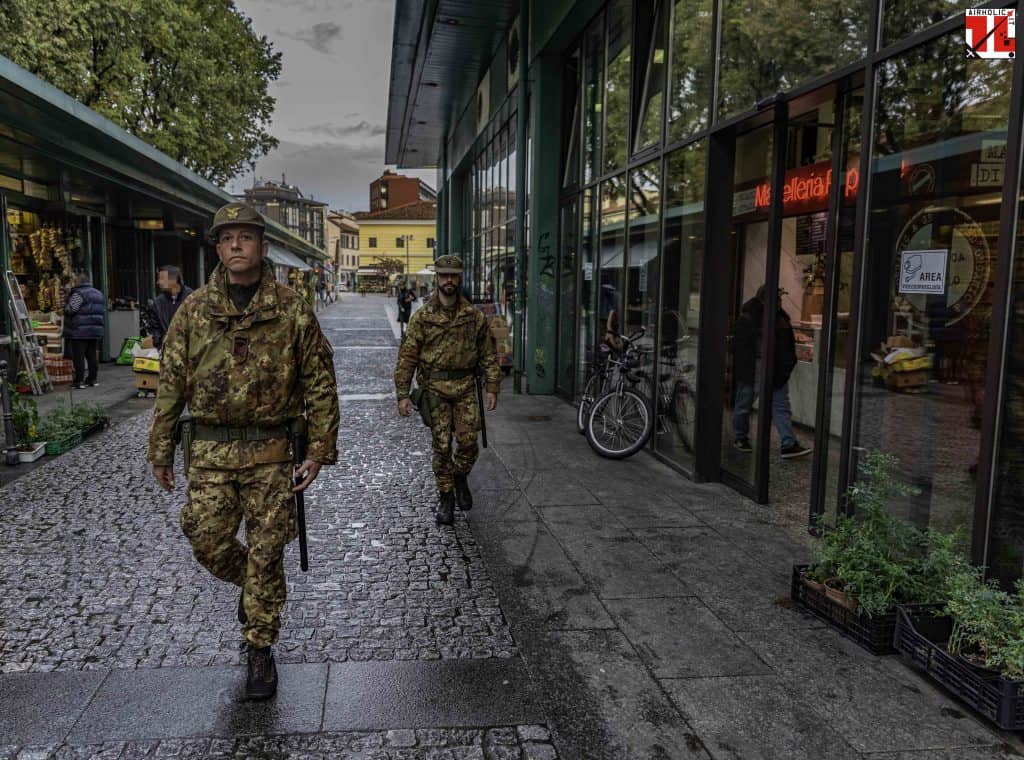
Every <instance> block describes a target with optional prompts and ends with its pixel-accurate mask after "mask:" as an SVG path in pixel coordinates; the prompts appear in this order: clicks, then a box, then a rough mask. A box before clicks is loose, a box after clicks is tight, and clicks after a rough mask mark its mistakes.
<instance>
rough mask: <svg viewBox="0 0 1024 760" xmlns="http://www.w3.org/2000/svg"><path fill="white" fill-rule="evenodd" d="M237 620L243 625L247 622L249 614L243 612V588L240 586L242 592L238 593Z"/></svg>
mask: <svg viewBox="0 0 1024 760" xmlns="http://www.w3.org/2000/svg"><path fill="white" fill-rule="evenodd" d="M238 622H239V623H241V624H242V625H245V624H246V623H248V622H249V616H248V615H246V614H245V588H244V587H243V588H242V593H241V594H239V595H238Z"/></svg>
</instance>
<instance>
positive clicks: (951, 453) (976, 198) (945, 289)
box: [851, 30, 1011, 539]
mask: <svg viewBox="0 0 1024 760" xmlns="http://www.w3.org/2000/svg"><path fill="white" fill-rule="evenodd" d="M1010 75H1011V70H1010V67H1008V66H1007V67H995V66H984V65H983V66H977V65H975V63H974V62H971V61H968V60H967V59H965V58H964V55H963V31H962V30H957V31H956V32H955V33H953V34H950V35H947V36H945V37H942V38H940V39H938V40H935V41H933V42H931V43H928V44H927V45H923V46H921V47H918V48H915V49H913V50H911V51H909V52H907V53H906V54H904V55H901V56H899V57H897V58H895V59H891V60H889V61H887V62H886V63H885V64H883V65H882V67H881V68H880V69H879V71H878V79H877V87H878V101H877V106H876V114H877V115H876V122H875V125H874V129H873V141H874V145H873V151H872V159H871V176H870V181H871V187H870V207H869V217H868V218H869V228H868V243H867V246H866V250H865V267H866V271H865V280H864V299H865V300H864V303H863V306H862V314H863V317H862V324H861V328H860V336H861V340H860V346H859V348H860V351H859V355H860V365H859V366H858V367H857V368H856V370H857V371H858V373H859V384H858V388H857V394H858V395H857V397H856V403H857V416H856V418H855V420H854V423H855V425H856V429H855V430H854V438H853V440H854V444H855V448H854V452H853V455H852V456H853V460H854V461H852V462H851V473H853V472H855V471H856V469H855V467H856V464H857V461H856V459H857V454H858V452H861V451H865V450H868V451H883V452H886V453H888V454H893V455H895V456H896V457H897V458H898V459H899V461H900V466H901V471H902V473H901V474H902V476H903V478H904V479H905V480H906V481H909V482H910V483H912V484H913V485H915V486H916V487H917V488H918V489H919V491H920V493H919V494H918V495H916V496H910V497H906V498H904V499H901V500H900V501H899V502H897V503H895V504H893V506H892V509H893V511H894V512H895V513H896V514H898V515H900V516H902V517H905V518H908V519H910V520H912V521H914V522H915V523H917V524H918V525H921V526H928V527H933V528H938V529H941V530H952V529H954V528H961V529H963V531H964V534H965V535H966V536H967V537H968V539H969V538H970V532H971V529H972V526H973V511H974V501H975V491H976V481H975V470H976V468H977V465H978V455H979V448H980V425H981V409H982V403H983V401H984V381H985V374H986V362H987V356H988V343H989V337H990V322H991V317H992V283H993V276H994V272H995V253H996V250H997V243H998V233H999V208H1000V207H999V202H1000V195H1001V187H1000V186H999V185H998V183H996V184H993V182H992V181H991V178H990V176H989V175H988V174H987V172H990V171H991V169H992V168H993V167H996V166H998V167H1002V166H1003V162H1004V155H1005V144H1006V126H1007V120H1008V109H1009V91H1010V81H1009V79H1010ZM894 351H902V352H904V353H903V354H898V353H896V354H894V353H893V352H894Z"/></svg>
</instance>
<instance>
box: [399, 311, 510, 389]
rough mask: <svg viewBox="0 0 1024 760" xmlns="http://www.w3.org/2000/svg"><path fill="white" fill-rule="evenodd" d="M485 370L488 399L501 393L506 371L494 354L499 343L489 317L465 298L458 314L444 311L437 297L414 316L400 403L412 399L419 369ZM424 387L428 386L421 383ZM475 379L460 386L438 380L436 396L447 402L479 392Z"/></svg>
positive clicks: (402, 362) (402, 359) (404, 351)
mask: <svg viewBox="0 0 1024 760" xmlns="http://www.w3.org/2000/svg"><path fill="white" fill-rule="evenodd" d="M477 364H479V365H480V366H481V367H483V370H484V380H485V382H486V384H487V391H488V393H497V392H498V391H499V390H500V388H501V368H500V367H499V366H498V357H497V355H496V354H495V351H494V338H492V337H491V330H490V325H489V324H488V321H487V317H486V316H484V313H483V312H482V311H480V310H479V309H477V308H476V307H475V306H473V304H471V303H469V302H468V301H466V300H465V299H464V298H462V296H459V301H458V303H457V304H456V305H455V307H454V312H452V311H451V310H446V309H444V308H443V307H442V306H441V302H440V301H439V300H438V298H437V293H436V292H435V293H434V295H433V296H431V298H430V300H429V301H427V303H426V304H425V305H424V306H423V308H421V309H420V310H419V311H417V312H416V313H415V314H413V315H412V319H411V320H410V321H409V327H408V328H407V329H406V331H405V341H404V342H403V343H402V347H401V348H400V349H398V364H397V365H396V366H395V391H396V392H397V393H398V400H399V401H401V400H402V399H406V398H409V388H410V386H411V384H412V375H413V372H414V371H415V370H416V369H417V367H423V368H426V369H428V370H430V369H433V370H451V369H472V368H474V367H476V366H477ZM420 384H421V385H423V383H420ZM473 386H474V382H473V378H472V376H470V377H465V378H462V379H459V380H432V381H431V382H430V383H429V384H428V387H429V388H430V390H432V391H434V392H436V393H438V394H440V395H441V396H445V397H447V398H459V397H461V396H465V395H468V394H471V393H473V392H474V390H473Z"/></svg>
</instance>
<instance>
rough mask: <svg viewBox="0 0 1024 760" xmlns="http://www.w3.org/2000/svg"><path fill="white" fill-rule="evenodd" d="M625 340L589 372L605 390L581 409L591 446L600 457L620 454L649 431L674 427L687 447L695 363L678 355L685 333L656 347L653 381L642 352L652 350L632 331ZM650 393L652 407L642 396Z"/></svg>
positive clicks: (625, 453)
mask: <svg viewBox="0 0 1024 760" xmlns="http://www.w3.org/2000/svg"><path fill="white" fill-rule="evenodd" d="M640 334H641V335H642V333H640ZM625 340H626V341H627V343H626V345H627V346H628V348H627V350H626V351H624V352H623V354H622V356H621V357H620V358H617V357H615V356H613V355H611V354H609V356H608V357H607V359H606V360H605V365H604V366H603V367H601V368H599V371H597V372H595V374H594V377H595V378H598V380H599V382H604V383H605V392H604V393H602V394H600V395H598V396H597V397H596V398H595V399H594V400H593V401H591V403H590V411H589V412H588V413H587V414H586V420H585V423H584V427H585V430H586V434H587V441H588V442H589V443H590V446H591V448H593V449H594V451H596V452H597V453H598V454H600V455H601V456H603V457H607V458H609V459H624V458H626V457H629V456H632V455H633V454H635V453H636V452H637V451H639V450H640V449H642V448H643V447H644V446H645V445H646V444H647V442H648V441H649V440H650V438H651V436H652V435H654V434H655V432H657V434H658V435H667V434H669V433H671V432H672V430H675V432H676V435H677V436H678V438H679V441H680V443H681V444H682V446H683V448H684V449H686V450H687V451H692V450H693V441H692V436H691V429H692V422H693V415H694V414H695V412H696V405H695V404H696V395H695V393H694V388H693V386H692V385H691V378H692V376H693V374H694V372H695V370H696V366H695V365H694V364H693V363H692V362H686V361H681V357H680V349H681V348H682V346H683V344H685V343H686V342H687V341H688V340H689V336H684V337H683V338H681V339H680V340H678V341H676V342H675V343H673V344H671V345H669V346H665V347H663V348H662V350H661V355H660V363H659V372H658V377H657V380H656V381H655V378H654V374H653V362H652V361H650V360H649V358H648V357H650V356H651V355H652V354H653V350H644V349H641V348H639V347H637V346H636V342H635V340H636V336H635V335H634V336H630V338H628V339H625ZM652 398H653V399H654V401H655V404H656V407H655V409H654V410H652V409H651V404H650V401H649V400H648V399H652ZM583 403H584V402H583V401H581V406H582V404H583Z"/></svg>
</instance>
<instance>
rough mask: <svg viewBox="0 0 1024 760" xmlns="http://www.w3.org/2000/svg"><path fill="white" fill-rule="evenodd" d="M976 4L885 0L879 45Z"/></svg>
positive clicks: (946, 0)
mask: <svg viewBox="0 0 1024 760" xmlns="http://www.w3.org/2000/svg"><path fill="white" fill-rule="evenodd" d="M980 5H981V3H979V2H976V0H885V2H884V4H883V6H882V7H883V9H884V13H883V15H882V46H883V47H885V46H886V45H891V44H892V43H894V42H899V41H900V40H901V39H903V38H904V37H909V36H910V35H911V34H913V33H914V32H920V31H921V30H922V29H927V28H928V27H929V26H931V25H932V24H937V23H939V22H940V21H944V20H945V19H947V18H949V17H950V16H954V15H956V14H957V13H959V12H962V11H964V10H965V9H967V8H974V7H978V6H980Z"/></svg>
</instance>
